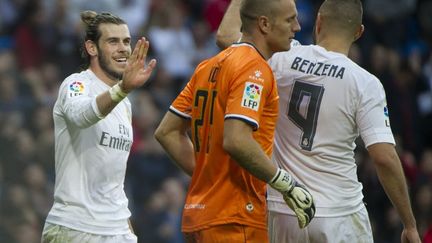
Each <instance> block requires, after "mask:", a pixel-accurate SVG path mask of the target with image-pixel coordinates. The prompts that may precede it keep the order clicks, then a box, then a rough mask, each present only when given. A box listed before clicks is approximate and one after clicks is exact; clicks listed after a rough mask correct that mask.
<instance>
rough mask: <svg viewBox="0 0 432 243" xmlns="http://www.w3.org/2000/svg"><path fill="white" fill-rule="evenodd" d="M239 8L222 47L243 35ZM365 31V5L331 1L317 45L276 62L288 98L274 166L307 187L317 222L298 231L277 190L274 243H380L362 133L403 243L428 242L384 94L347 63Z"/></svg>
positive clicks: (272, 206)
mask: <svg viewBox="0 0 432 243" xmlns="http://www.w3.org/2000/svg"><path fill="white" fill-rule="evenodd" d="M239 4H240V1H239V0H233V1H232V3H231V5H230V6H229V8H228V11H227V12H226V14H225V16H224V19H223V22H222V23H221V25H220V27H219V30H218V45H219V46H220V47H226V46H228V45H230V44H231V43H232V42H233V41H236V40H237V39H238V38H239V36H240V33H239V31H238V30H239V29H240V25H241V23H240V21H239V7H238V6H239ZM363 30H364V27H363V25H362V6H361V2H360V0H326V1H324V2H323V4H322V5H321V7H320V9H319V13H318V16H317V19H316V23H315V30H314V37H315V40H316V43H317V44H316V45H309V46H301V45H297V46H293V47H292V48H291V50H290V51H288V52H280V53H276V54H275V55H273V57H272V58H271V59H270V60H269V63H270V66H271V67H272V70H273V73H274V75H275V78H276V80H277V85H278V90H279V96H280V99H279V106H280V109H279V111H280V113H279V119H278V123H277V127H276V132H275V149H274V153H273V161H274V162H275V164H277V165H278V166H279V167H281V168H283V169H285V170H287V171H289V172H290V173H292V175H293V177H295V178H296V180H299V181H301V182H302V183H304V184H305V186H306V187H307V188H308V189H310V192H311V193H312V195H313V196H314V199H315V203H316V215H315V217H316V218H315V219H314V221H312V223H311V224H310V225H309V226H308V227H307V228H305V229H299V228H298V227H292V225H294V223H295V221H294V220H293V219H295V218H293V216H292V215H294V214H293V212H292V211H291V209H289V208H288V207H286V205H285V204H284V203H282V202H283V199H282V197H281V196H280V195H279V194H278V193H276V192H275V191H274V190H273V189H272V188H269V194H268V206H269V211H270V212H269V232H270V238H271V242H275V243H283V242H373V237H372V230H371V226H370V222H369V218H368V214H367V211H366V208H365V206H364V204H363V202H362V199H363V194H362V185H361V183H360V182H359V181H358V178H357V172H356V169H357V166H356V164H355V160H354V148H355V143H354V141H355V139H356V138H357V137H358V135H359V134H360V135H361V137H362V138H363V141H364V142H365V145H366V147H367V149H368V151H369V155H370V156H371V158H372V159H373V161H374V163H375V167H376V169H377V173H378V176H379V179H380V181H381V183H382V185H383V187H384V189H385V191H386V193H387V195H388V196H389V198H390V200H391V201H392V203H393V205H394V206H395V208H396V210H397V211H398V213H399V216H400V217H401V219H402V222H403V225H404V230H403V232H402V236H401V238H402V242H420V240H419V235H418V232H417V229H416V221H415V219H414V216H413V213H412V210H411V206H410V200H409V196H408V190H407V186H406V182H405V178H404V175H403V171H402V167H401V163H400V161H399V158H398V156H397V154H396V151H395V148H394V144H395V141H394V138H393V135H392V132H391V129H390V122H389V117H388V108H387V105H386V97H385V92H384V89H383V87H382V85H381V83H380V81H379V80H378V79H377V78H376V77H375V76H373V75H372V74H370V73H368V72H367V71H366V70H364V69H362V68H361V67H359V66H358V65H356V64H355V63H354V62H352V61H351V60H350V59H349V58H348V57H347V54H348V51H349V49H350V47H351V45H352V43H353V42H354V41H356V40H357V39H358V38H360V36H361V35H362V33H363ZM234 45H236V44H234Z"/></svg>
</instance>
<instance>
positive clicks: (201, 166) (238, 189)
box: [170, 44, 279, 232]
mask: <svg viewBox="0 0 432 243" xmlns="http://www.w3.org/2000/svg"><path fill="white" fill-rule="evenodd" d="M278 98H279V97H278V95H277V87H276V81H275V79H274V77H273V73H272V71H271V69H270V67H269V66H268V64H267V62H266V60H264V59H263V57H262V56H261V55H260V54H259V53H258V52H257V50H256V49H255V48H254V47H253V46H251V45H249V44H237V45H234V46H231V47H230V48H228V49H226V50H224V51H222V52H221V53H219V54H218V55H216V56H215V57H213V58H211V59H208V60H206V61H204V62H203V63H201V64H200V65H199V66H198V67H197V69H196V70H195V73H194V75H193V76H192V78H191V80H190V81H189V83H188V84H187V86H186V87H185V88H184V90H183V91H182V92H181V93H180V95H179V96H178V97H177V98H176V100H175V101H174V102H173V104H172V106H171V108H170V109H171V111H172V112H174V113H176V114H178V115H180V116H182V117H190V118H191V128H192V129H191V130H192V140H193V143H194V147H195V152H196V153H195V159H196V167H195V171H194V173H193V176H192V181H191V184H190V186H189V190H188V194H187V198H186V204H185V207H184V210H183V220H182V230H183V231H184V232H193V231H198V230H200V229H204V228H208V227H210V226H214V225H221V224H230V223H238V224H242V225H250V226H253V227H257V228H261V229H265V228H266V221H267V215H266V198H265V190H266V185H265V183H264V182H262V181H260V180H258V179H257V178H255V177H254V176H252V175H251V174H250V173H249V172H247V171H246V170H245V169H243V168H242V167H240V166H239V165H238V164H237V163H236V162H235V161H234V160H232V159H231V158H230V156H229V155H228V154H227V153H226V152H225V151H224V149H223V147H222V142H223V131H224V119H232V118H234V119H242V120H244V121H245V122H247V123H250V124H251V125H252V126H254V127H256V128H257V130H256V131H255V132H254V135H253V136H254V138H255V140H256V141H257V142H258V143H259V144H260V145H261V147H262V148H263V149H264V151H265V152H266V153H267V155H269V156H270V155H271V152H272V142H273V136H274V128H275V124H276V119H277V114H278Z"/></svg>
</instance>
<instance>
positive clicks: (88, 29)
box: [80, 10, 126, 67]
mask: <svg viewBox="0 0 432 243" xmlns="http://www.w3.org/2000/svg"><path fill="white" fill-rule="evenodd" d="M80 16H81V21H82V22H83V23H84V28H85V36H84V42H86V41H88V40H91V41H93V42H94V43H95V44H96V46H97V45H98V41H99V39H100V37H101V35H102V33H101V31H100V29H99V26H100V25H101V24H117V25H121V24H126V22H125V21H124V20H123V19H121V18H120V17H118V16H115V15H113V14H111V13H107V12H102V13H100V14H98V13H96V12H94V11H91V10H86V11H83V12H81V14H80ZM81 56H82V57H83V58H84V59H85V61H86V63H85V65H86V66H87V67H88V65H90V56H89V55H88V53H87V50H86V49H85V47H84V45H82V50H81Z"/></svg>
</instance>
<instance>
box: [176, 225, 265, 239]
mask: <svg viewBox="0 0 432 243" xmlns="http://www.w3.org/2000/svg"><path fill="white" fill-rule="evenodd" d="M184 238H185V241H186V243H267V242H269V238H268V234H267V230H265V229H257V228H255V227H249V226H244V225H236V224H229V225H218V226H214V227H211V228H208V229H204V230H200V231H197V232H188V233H184Z"/></svg>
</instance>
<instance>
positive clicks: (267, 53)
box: [240, 33, 273, 60]
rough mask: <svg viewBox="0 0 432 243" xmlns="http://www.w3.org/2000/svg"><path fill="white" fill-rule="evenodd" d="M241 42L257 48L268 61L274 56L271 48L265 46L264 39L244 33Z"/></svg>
mask: <svg viewBox="0 0 432 243" xmlns="http://www.w3.org/2000/svg"><path fill="white" fill-rule="evenodd" d="M240 42H247V43H251V44H252V45H254V46H255V48H256V49H257V50H258V52H259V53H260V54H261V55H262V56H263V57H264V58H265V59H266V60H268V59H269V58H270V57H271V56H272V55H273V52H271V50H270V48H268V46H267V45H266V44H265V42H264V40H263V39H262V38H257V37H255V36H253V35H249V34H246V33H243V35H242V37H241V39H240Z"/></svg>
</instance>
